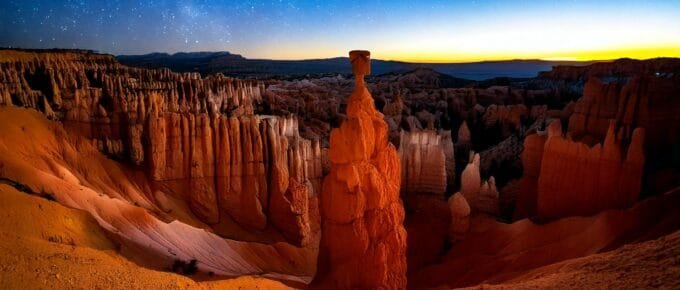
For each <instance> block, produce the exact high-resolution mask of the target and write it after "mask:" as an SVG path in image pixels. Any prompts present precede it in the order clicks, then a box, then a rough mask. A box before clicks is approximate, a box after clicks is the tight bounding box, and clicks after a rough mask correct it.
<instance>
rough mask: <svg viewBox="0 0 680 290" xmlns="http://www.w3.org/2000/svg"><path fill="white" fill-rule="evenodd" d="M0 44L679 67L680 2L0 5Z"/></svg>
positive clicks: (53, 0)
mask: <svg viewBox="0 0 680 290" xmlns="http://www.w3.org/2000/svg"><path fill="white" fill-rule="evenodd" d="M0 46H1V47H23V48H53V47H59V48H83V49H93V50H96V51H99V52H104V53H112V54H143V53H150V52H169V53H174V52H178V51H230V52H232V53H238V54H241V55H243V56H245V57H249V58H270V59H308V58H325V57H335V56H345V55H346V54H347V51H348V50H351V49H368V50H371V51H372V57H374V58H381V59H394V60H406V61H423V62H464V61H478V60H500V59H536V58H541V59H562V60H589V59H612V58H618V57H633V58H650V57H658V56H674V57H680V1H678V0H671V1H662V0H649V1H626V0H611V1H581V0H575V1H538V0H533V1H523V0H516V1H482V0H476V1H433V0H422V1H398V0H393V1H390V0H382V1H371V0H364V1H352V0H341V1H336V0H324V1H281V0H278V1H246V0H241V1H228V0H224V1H200V0H165V1H160V0H157V1H127V0H97V1H60V0H36V1H31V0H17V1H13V0H2V1H1V2H0Z"/></svg>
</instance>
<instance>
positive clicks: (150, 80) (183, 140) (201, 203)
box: [0, 51, 322, 243]
mask: <svg viewBox="0 0 680 290" xmlns="http://www.w3.org/2000/svg"><path fill="white" fill-rule="evenodd" d="M0 54H2V57H0V59H1V60H2V61H0V80H2V81H0V96H3V97H2V98H1V99H2V101H1V102H0V105H14V106H24V107H31V108H35V109H37V110H39V111H41V112H43V113H44V114H45V115H46V116H48V117H50V118H53V119H55V120H60V121H62V122H63V124H64V126H65V127H66V128H67V129H69V131H72V132H75V133H78V134H79V135H82V136H84V137H86V138H90V139H91V140H92V142H93V144H95V145H96V147H97V148H99V149H100V150H101V151H102V152H104V153H107V154H109V155H110V156H113V157H116V158H123V159H127V160H129V161H130V162H131V163H133V164H135V165H137V166H139V168H141V169H143V170H144V171H145V173H146V175H147V177H148V178H149V179H150V180H151V181H152V182H151V186H152V187H153V191H154V192H156V191H157V192H161V194H160V195H161V196H162V195H165V194H168V195H170V196H174V197H179V198H180V199H182V200H184V201H186V203H187V204H188V205H189V207H190V208H191V211H192V213H193V214H194V215H195V216H197V217H198V218H199V219H200V220H201V221H202V222H205V223H207V224H211V225H215V224H218V223H220V222H225V220H233V221H236V222H237V223H238V224H239V225H241V226H243V227H245V228H247V229H248V228H254V229H258V230H264V229H265V228H267V224H268V219H270V218H268V214H270V211H269V207H270V204H269V203H270V200H271V199H273V200H275V201H276V202H277V203H278V204H276V210H274V212H275V215H277V216H279V217H281V216H282V215H286V218H280V221H277V222H281V223H276V224H274V225H273V226H274V227H275V228H278V230H279V231H281V232H282V233H283V234H284V236H286V237H287V238H289V239H290V240H291V241H292V242H294V243H298V242H302V241H306V240H307V239H308V238H309V237H308V236H306V235H309V223H308V222H306V221H308V219H309V216H308V211H307V209H300V206H306V205H308V202H310V201H309V200H308V198H312V199H313V200H312V201H311V202H316V201H315V199H314V196H315V195H316V194H317V193H318V191H319V190H320V180H321V176H322V171H321V148H320V146H319V143H318V142H310V141H309V140H305V139H302V138H300V136H299V133H298V124H297V121H296V119H295V118H285V117H261V116H257V115H255V114H254V113H255V112H254V104H255V103H257V102H259V101H260V100H261V98H262V97H261V95H262V91H263V90H264V86H263V84H262V83H259V82H250V81H241V80H236V79H232V78H226V77H223V76H221V75H214V76H209V77H207V78H201V77H200V76H199V75H198V74H189V73H184V74H178V73H173V72H170V71H169V70H167V69H155V70H148V69H139V68H130V67H126V66H122V65H120V64H118V63H117V62H116V61H115V60H114V59H113V57H112V56H109V55H98V54H87V53H82V52H55V53H47V52H43V53H32V52H20V51H2V52H1V53H0ZM283 139H286V140H283ZM279 150H280V151H279ZM282 172H283V173H282ZM293 178H294V179H295V181H296V182H297V184H302V185H304V186H305V187H307V188H308V190H304V191H303V190H300V188H299V187H296V188H291V190H290V191H288V188H287V186H288V184H289V182H290V180H285V181H284V180H282V179H293ZM274 184H275V185H277V186H278V187H275V188H274V191H271V190H270V189H271V186H272V185H274ZM308 185H309V186H308ZM286 193H294V194H292V195H290V196H288V197H286V198H282V196H281V195H285V194H286ZM273 195H275V196H276V197H275V198H272V197H271V196H273ZM284 209H287V213H284ZM301 215H302V216H301ZM298 219H299V221H295V222H292V220H298ZM284 220H286V221H287V222H284ZM291 223H292V224H295V225H296V226H291V225H290V224H291ZM216 227H217V226H216ZM292 228H295V230H292ZM303 236H304V237H303Z"/></svg>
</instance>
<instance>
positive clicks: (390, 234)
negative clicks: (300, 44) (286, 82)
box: [317, 51, 406, 289]
mask: <svg viewBox="0 0 680 290" xmlns="http://www.w3.org/2000/svg"><path fill="white" fill-rule="evenodd" d="M349 55H350V61H351V63H352V70H353V71H354V75H355V77H356V85H355V88H354V92H353V93H352V95H351V96H350V98H349V101H348V105H347V120H346V121H345V122H344V123H343V124H342V125H341V126H340V128H337V129H333V131H332V132H331V137H330V139H331V140H330V152H329V158H330V173H329V174H328V176H326V178H325V179H324V182H323V189H322V193H321V214H322V220H323V223H322V238H321V249H320V256H319V261H320V265H319V272H318V274H317V275H318V279H317V280H318V281H319V283H320V284H322V285H327V286H329V287H330V286H331V285H332V286H333V287H335V288H341V289H376V288H382V289H405V288H406V230H405V229H404V227H403V222H404V207H403V205H402V202H401V199H400V198H399V187H400V184H401V180H400V179H401V172H400V171H401V166H400V162H399V156H398V155H397V151H396V150H395V148H394V146H393V145H391V144H390V143H389V142H388V140H387V130H388V129H387V124H386V123H385V121H384V120H383V115H382V114H381V113H380V112H378V111H377V110H376V109H375V105H374V103H373V97H372V96H371V94H370V93H369V92H368V89H367V88H366V84H365V82H364V76H365V75H367V74H369V73H370V53H369V52H368V51H351V52H350V54H349Z"/></svg>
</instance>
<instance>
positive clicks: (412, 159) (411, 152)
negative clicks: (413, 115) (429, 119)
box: [399, 130, 453, 195]
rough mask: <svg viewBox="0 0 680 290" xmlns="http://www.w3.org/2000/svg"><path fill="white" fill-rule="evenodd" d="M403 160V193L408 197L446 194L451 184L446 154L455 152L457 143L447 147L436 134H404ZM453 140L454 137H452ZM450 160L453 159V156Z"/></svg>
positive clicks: (400, 148) (402, 143) (401, 144)
mask: <svg viewBox="0 0 680 290" xmlns="http://www.w3.org/2000/svg"><path fill="white" fill-rule="evenodd" d="M400 140H401V143H400V145H399V157H400V159H401V174H402V191H404V192H405V193H407V194H417V193H430V194H437V195H444V192H446V185H447V161H448V163H449V166H451V164H453V161H452V160H448V159H447V154H445V152H446V151H447V150H449V149H447V148H445V147H444V146H445V145H450V146H451V148H450V150H449V153H452V151H453V144H445V143H443V142H442V137H441V136H440V135H438V134H437V133H436V132H434V131H429V130H428V131H415V132H406V131H401V137H400ZM449 140H450V138H449ZM450 158H453V156H452V154H451V156H450Z"/></svg>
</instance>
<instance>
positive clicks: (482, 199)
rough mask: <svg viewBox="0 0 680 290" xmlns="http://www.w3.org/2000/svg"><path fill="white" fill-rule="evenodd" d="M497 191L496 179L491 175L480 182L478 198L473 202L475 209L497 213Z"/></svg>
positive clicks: (492, 213)
mask: <svg viewBox="0 0 680 290" xmlns="http://www.w3.org/2000/svg"><path fill="white" fill-rule="evenodd" d="M498 203H499V193H498V189H497V188H496V180H495V179H494V178H493V176H491V177H489V179H488V180H487V181H484V183H482V186H481V188H480V189H479V198H477V203H476V204H475V206H474V207H475V209H476V210H478V211H480V212H484V213H488V214H491V215H498V213H499V204H498Z"/></svg>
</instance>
